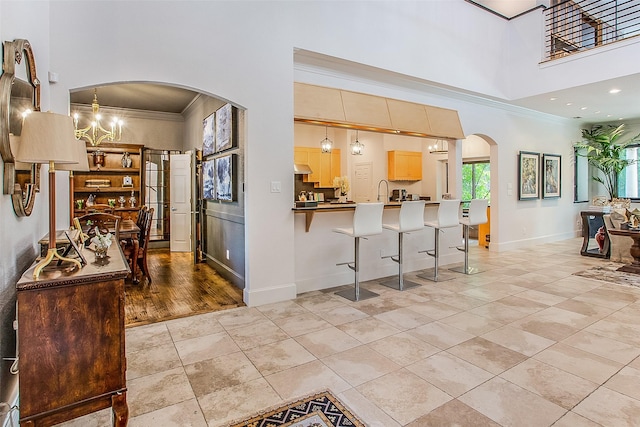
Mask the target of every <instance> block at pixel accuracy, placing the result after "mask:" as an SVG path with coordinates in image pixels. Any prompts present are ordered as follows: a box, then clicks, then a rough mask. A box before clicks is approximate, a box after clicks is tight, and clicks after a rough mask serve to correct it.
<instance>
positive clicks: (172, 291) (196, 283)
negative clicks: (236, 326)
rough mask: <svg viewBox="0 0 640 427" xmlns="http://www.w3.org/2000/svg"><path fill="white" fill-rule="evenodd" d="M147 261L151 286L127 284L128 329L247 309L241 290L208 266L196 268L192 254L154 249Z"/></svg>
mask: <svg viewBox="0 0 640 427" xmlns="http://www.w3.org/2000/svg"><path fill="white" fill-rule="evenodd" d="M147 261H148V264H149V271H150V273H151V277H152V278H153V280H152V282H151V284H149V283H148V282H147V280H146V279H142V280H141V281H140V283H139V284H138V285H134V284H132V283H131V281H130V280H127V281H126V282H125V283H126V285H125V325H126V326H127V327H131V326H138V325H144V324H147V323H154V322H159V321H162V320H169V319H175V318H178V317H185V316H191V315H193V314H199V313H206V312H210V311H217V310H225V309H228V308H234V307H240V306H244V303H243V302H242V289H239V288H237V287H235V286H233V285H232V284H231V283H229V282H228V281H226V280H225V279H223V278H222V277H220V276H219V275H218V273H216V271H215V270H214V269H212V268H211V267H209V266H208V265H207V264H205V263H199V264H193V258H192V255H191V254H190V253H182V252H170V251H169V249H168V248H167V249H151V250H149V253H148V254H147Z"/></svg>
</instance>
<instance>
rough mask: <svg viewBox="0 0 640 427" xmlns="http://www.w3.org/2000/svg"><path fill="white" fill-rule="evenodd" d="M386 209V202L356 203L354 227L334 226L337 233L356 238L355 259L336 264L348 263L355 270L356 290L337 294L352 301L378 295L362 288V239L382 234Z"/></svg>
mask: <svg viewBox="0 0 640 427" xmlns="http://www.w3.org/2000/svg"><path fill="white" fill-rule="evenodd" d="M383 209H384V203H358V204H356V210H355V212H354V214H353V227H352V228H334V229H333V231H334V232H335V233H341V234H346V235H347V236H351V237H353V238H354V240H355V249H354V255H355V260H354V261H353V262H342V263H339V264H336V265H345V264H346V265H347V266H349V268H350V269H352V270H353V271H354V272H355V280H354V288H355V292H354V291H352V290H351V289H345V290H344V291H340V292H336V295H340V296H341V297H344V298H346V299H348V300H351V301H360V300H363V299H367V298H373V297H377V296H378V294H376V293H375V292H371V291H368V290H366V289H360V278H359V273H360V239H361V238H363V239H366V237H365V236H373V235H375V234H382V210H383Z"/></svg>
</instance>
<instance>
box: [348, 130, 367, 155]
mask: <svg viewBox="0 0 640 427" xmlns="http://www.w3.org/2000/svg"><path fill="white" fill-rule="evenodd" d="M363 149H364V144H363V143H361V142H360V141H358V131H357V130H356V140H355V141H353V142H352V143H351V154H353V155H354V156H359V155H362V150H363Z"/></svg>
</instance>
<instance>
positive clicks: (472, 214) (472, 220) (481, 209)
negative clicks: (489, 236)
mask: <svg viewBox="0 0 640 427" xmlns="http://www.w3.org/2000/svg"><path fill="white" fill-rule="evenodd" d="M488 204H489V201H488V200H486V199H473V200H471V203H470V204H469V214H468V215H467V217H466V218H462V219H460V224H462V229H463V230H464V246H463V247H462V248H461V247H458V248H457V249H458V250H459V251H463V252H464V267H454V268H450V269H449V270H451V271H457V272H458V273H463V274H476V273H479V272H480V270H479V269H478V268H476V267H469V228H470V227H472V226H476V225H480V224H484V223H486V222H487V205H488Z"/></svg>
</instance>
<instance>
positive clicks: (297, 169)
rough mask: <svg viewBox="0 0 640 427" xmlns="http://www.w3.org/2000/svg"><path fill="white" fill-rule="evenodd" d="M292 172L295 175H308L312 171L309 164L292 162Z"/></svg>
mask: <svg viewBox="0 0 640 427" xmlns="http://www.w3.org/2000/svg"><path fill="white" fill-rule="evenodd" d="M293 173H294V174H295V175H309V174H310V173H313V171H312V170H311V168H310V167H309V165H305V164H302V163H294V164H293Z"/></svg>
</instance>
